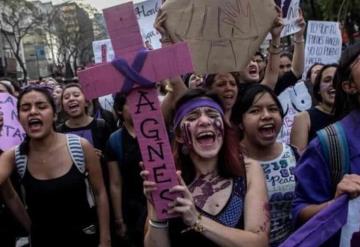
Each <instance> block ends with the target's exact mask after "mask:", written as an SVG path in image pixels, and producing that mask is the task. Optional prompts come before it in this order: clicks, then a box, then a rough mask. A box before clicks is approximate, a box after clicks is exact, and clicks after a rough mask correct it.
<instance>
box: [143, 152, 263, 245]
mask: <svg viewBox="0 0 360 247" xmlns="http://www.w3.org/2000/svg"><path fill="white" fill-rule="evenodd" d="M246 163H247V165H246V167H247V193H246V196H245V209H244V223H245V224H244V229H243V230H242V229H235V228H232V227H227V226H224V225H222V224H219V223H217V222H216V221H214V220H212V219H210V218H208V217H205V216H202V219H201V221H200V224H201V225H202V226H203V227H204V231H203V232H202V233H201V234H203V235H204V236H205V237H206V238H208V239H210V240H211V241H213V242H214V243H216V244H217V245H219V246H228V247H245V246H259V247H261V246H264V247H265V246H268V234H269V228H270V219H269V211H268V198H267V190H266V184H265V179H264V173H263V171H262V168H261V167H260V164H258V163H257V162H255V161H253V160H250V159H248V160H247V161H246ZM145 182H146V181H145ZM149 183H151V182H149ZM144 184H145V183H144ZM182 185H183V186H184V183H182ZM180 187H181V186H180ZM180 187H178V188H180ZM185 190H186V191H184V193H183V194H184V196H185V197H184V199H181V200H182V201H183V202H184V204H185V205H188V208H189V209H188V210H187V211H188V212H186V213H183V219H184V217H187V220H188V219H189V215H193V217H197V215H198V212H196V210H195V207H194V205H193V201H192V199H191V198H190V196H187V195H189V194H190V192H189V191H188V190H187V189H185ZM178 192H179V191H178ZM187 197H188V198H187ZM148 205H149V206H148V209H149V218H150V219H153V220H156V216H155V214H154V213H155V211H154V209H153V207H152V205H151V203H149V204H148ZM193 211H195V212H193ZM239 213H241V212H239ZM185 214H186V216H185ZM192 222H196V218H195V219H193V220H192ZM145 246H146V247H155V246H159V247H168V246H170V240H169V233H168V229H167V228H162V229H156V228H154V227H149V230H148V232H147V234H146V237H145Z"/></svg>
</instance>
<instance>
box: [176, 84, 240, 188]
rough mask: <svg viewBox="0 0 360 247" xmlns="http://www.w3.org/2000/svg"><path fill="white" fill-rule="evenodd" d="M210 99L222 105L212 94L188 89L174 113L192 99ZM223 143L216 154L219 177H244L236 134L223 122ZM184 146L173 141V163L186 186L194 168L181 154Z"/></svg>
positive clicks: (178, 131) (193, 177)
mask: <svg viewBox="0 0 360 247" xmlns="http://www.w3.org/2000/svg"><path fill="white" fill-rule="evenodd" d="M203 97H206V98H210V99H212V100H214V101H215V102H216V103H218V104H219V105H220V106H221V105H222V101H221V100H220V99H219V98H218V96H217V95H216V94H214V93H212V92H209V91H206V90H204V89H190V90H188V91H187V93H185V95H183V96H182V97H181V98H180V99H179V101H178V102H177V104H176V107H175V112H176V110H177V109H179V108H180V107H181V106H182V105H183V104H185V103H186V102H188V101H189V100H192V99H194V98H203ZM224 124H225V126H224V131H225V132H224V143H223V145H222V147H221V149H220V152H219V154H218V166H217V167H218V172H219V175H220V176H222V177H224V178H231V177H239V176H244V177H245V162H244V159H243V156H242V152H241V150H240V147H239V140H238V134H237V133H236V130H235V129H233V128H232V127H230V126H228V125H227V124H226V123H225V121H224ZM180 131H181V130H180V128H179V127H177V128H176V129H175V134H179V133H180ZM183 145H184V144H181V143H179V142H177V141H176V140H174V142H173V153H174V159H175V163H176V166H177V168H178V169H180V170H181V171H182V175H183V178H184V181H185V183H186V184H190V183H191V182H192V181H193V180H194V179H195V175H196V172H195V166H194V164H193V162H192V160H191V158H190V156H189V155H188V154H184V153H183V152H182V148H183Z"/></svg>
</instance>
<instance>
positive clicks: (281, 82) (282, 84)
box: [274, 70, 300, 96]
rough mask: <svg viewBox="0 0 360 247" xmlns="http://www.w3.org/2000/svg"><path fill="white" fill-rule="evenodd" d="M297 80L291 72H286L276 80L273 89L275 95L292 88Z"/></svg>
mask: <svg viewBox="0 0 360 247" xmlns="http://www.w3.org/2000/svg"><path fill="white" fill-rule="evenodd" d="M299 79H300V78H299V77H296V75H294V73H293V72H292V71H291V70H290V71H289V72H286V73H285V74H284V75H283V76H282V77H280V78H279V79H278V81H277V83H276V85H275V89H274V92H275V94H276V95H278V96H279V95H280V94H281V93H282V92H283V91H285V89H287V88H288V87H291V86H294V85H295V84H296V82H297V81H298V80H299Z"/></svg>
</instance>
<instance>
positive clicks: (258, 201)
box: [141, 89, 269, 247]
mask: <svg viewBox="0 0 360 247" xmlns="http://www.w3.org/2000/svg"><path fill="white" fill-rule="evenodd" d="M220 105H221V101H220V100H219V99H218V98H217V97H216V96H215V95H214V94H211V93H209V92H206V91H204V90H202V89H194V90H190V91H188V93H186V94H185V95H184V96H183V97H182V98H181V99H180V100H179V101H178V102H177V106H176V114H175V119H174V126H175V133H176V138H175V143H174V155H175V162H176V165H177V166H178V168H179V169H180V170H181V172H180V171H178V173H177V174H178V179H179V183H180V185H178V186H175V187H173V188H172V189H171V190H170V191H171V192H172V193H174V192H177V193H181V194H183V195H184V197H178V198H176V200H174V201H173V202H170V203H169V208H168V212H169V213H170V214H179V215H180V217H179V218H175V219H172V220H170V221H159V220H158V219H157V217H156V214H155V211H154V207H153V205H152V204H151V199H150V198H151V197H150V192H151V191H154V190H156V189H157V185H156V184H155V183H154V182H151V181H148V180H147V177H148V175H149V172H148V171H143V172H142V173H141V175H142V176H143V178H144V179H145V181H144V191H145V194H146V196H147V198H148V218H149V227H148V231H147V234H146V237H145V245H147V246H157V247H161V246H267V238H268V236H267V234H268V226H269V225H268V223H269V219H268V207H267V196H266V189H265V182H264V178H263V173H262V170H261V167H260V166H259V165H258V164H257V163H254V162H253V161H250V160H247V161H246V163H245V162H244V161H243V160H242V159H240V158H239V157H240V156H239V155H238V154H239V152H238V149H237V147H238V145H237V143H236V140H235V141H234V140H232V138H234V137H236V134H235V135H234V133H232V132H233V131H231V130H230V129H229V128H228V127H227V126H226V125H225V123H224V113H223V109H222V107H221V106H220ZM250 163H252V164H251V165H250ZM245 164H246V168H245ZM245 169H246V171H245ZM245 173H246V179H245Z"/></svg>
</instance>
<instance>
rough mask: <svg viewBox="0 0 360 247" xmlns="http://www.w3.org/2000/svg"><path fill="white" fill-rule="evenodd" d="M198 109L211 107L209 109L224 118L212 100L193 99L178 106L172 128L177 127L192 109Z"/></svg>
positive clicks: (219, 108)
mask: <svg viewBox="0 0 360 247" xmlns="http://www.w3.org/2000/svg"><path fill="white" fill-rule="evenodd" d="M198 107H211V108H213V109H215V110H217V111H218V112H219V113H220V114H221V116H222V117H224V111H223V109H222V108H221V106H220V105H219V104H218V103H216V102H215V101H214V100H212V99H208V98H195V99H192V100H190V101H188V102H186V103H185V104H183V105H182V106H180V108H179V109H178V110H177V111H176V114H175V117H174V128H176V127H177V126H178V125H179V123H180V122H181V120H182V119H183V118H184V117H185V116H186V115H187V114H188V113H189V112H191V111H193V110H194V109H196V108H198Z"/></svg>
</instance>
